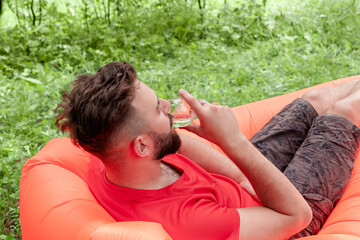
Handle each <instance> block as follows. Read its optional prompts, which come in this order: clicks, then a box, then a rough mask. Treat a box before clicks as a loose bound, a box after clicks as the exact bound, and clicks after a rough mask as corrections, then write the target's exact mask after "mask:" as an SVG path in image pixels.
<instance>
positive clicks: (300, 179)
mask: <svg viewBox="0 0 360 240" xmlns="http://www.w3.org/2000/svg"><path fill="white" fill-rule="evenodd" d="M359 136H360V130H359V128H358V127H357V126H355V125H354V124H353V123H352V122H350V121H349V120H347V119H346V118H344V117H341V116H338V115H334V114H324V115H321V116H318V114H317V112H316V111H315V109H314V108H313V107H312V105H311V104H310V103H309V102H308V101H306V100H305V99H302V98H298V99H296V100H295V101H293V102H292V103H291V104H289V105H287V106H286V107H285V108H284V109H283V110H282V111H280V113H278V114H277V115H276V116H274V117H273V118H272V119H271V120H270V121H269V123H267V124H266V125H265V126H264V127H263V128H262V129H261V130H260V131H259V132H258V133H257V134H255V135H254V136H253V137H252V138H251V140H250V141H251V142H252V143H253V144H254V145H255V146H256V147H257V148H258V149H259V150H260V152H261V153H262V154H263V155H264V156H265V157H267V158H268V159H269V160H270V161H271V162H272V163H273V164H274V165H275V166H276V167H277V168H278V169H280V170H281V171H282V172H283V173H284V174H285V175H286V177H287V178H288V179H289V180H290V181H291V182H292V183H293V184H294V186H295V187H296V188H297V189H298V191H299V192H300V193H301V194H302V195H303V197H304V198H305V199H306V201H307V202H308V204H309V205H310V207H311V208H312V210H313V219H312V222H311V223H310V225H309V226H308V227H307V228H306V229H304V230H303V231H301V232H300V233H298V234H296V235H295V236H293V237H292V238H291V239H294V238H298V237H304V236H310V235H314V234H316V233H317V232H318V231H319V230H320V229H321V227H322V226H323V224H324V222H325V221H326V219H327V218H328V216H329V214H330V213H331V211H332V210H333V208H334V206H335V205H336V203H337V202H338V201H339V199H340V198H341V196H342V194H343V192H344V189H345V187H346V185H347V183H348V181H349V179H350V176H351V171H352V168H353V165H354V159H355V156H356V151H357V148H358V140H359Z"/></svg>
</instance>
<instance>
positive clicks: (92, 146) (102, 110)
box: [55, 62, 137, 156]
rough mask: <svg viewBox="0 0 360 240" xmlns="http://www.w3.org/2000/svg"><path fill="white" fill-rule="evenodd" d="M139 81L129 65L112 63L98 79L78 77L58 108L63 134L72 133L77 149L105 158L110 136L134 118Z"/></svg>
mask: <svg viewBox="0 0 360 240" xmlns="http://www.w3.org/2000/svg"><path fill="white" fill-rule="evenodd" d="M136 81H137V76H136V71H135V69H134V68H133V67H132V66H131V65H130V64H129V63H127V62H111V63H109V64H107V65H105V66H104V67H102V68H100V69H99V70H98V71H97V73H96V74H95V75H91V74H84V75H81V76H79V77H78V78H77V79H76V80H75V81H74V82H73V89H72V91H71V92H70V93H69V94H68V93H64V94H63V96H62V99H63V101H62V103H60V104H59V105H58V106H57V108H56V110H57V109H59V108H62V109H63V111H62V112H60V113H59V114H58V115H57V116H56V126H57V127H58V128H59V129H60V130H61V131H62V132H63V133H64V132H70V137H71V139H72V140H73V142H74V143H75V144H76V145H77V146H81V147H82V148H83V149H85V150H86V151H88V152H90V153H92V154H94V155H96V156H102V155H103V154H104V152H106V151H107V148H108V146H109V144H110V143H109V141H110V139H111V136H110V135H112V133H114V132H116V129H119V128H122V127H124V124H125V123H126V122H127V121H130V122H131V118H132V117H133V116H134V115H135V112H136V110H135V109H134V107H132V104H131V103H132V101H133V99H134V97H135V90H136V86H135V85H136V84H135V83H136ZM56 110H55V111H56Z"/></svg>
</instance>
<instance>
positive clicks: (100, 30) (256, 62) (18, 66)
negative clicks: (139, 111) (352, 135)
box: [0, 0, 360, 239]
mask: <svg viewBox="0 0 360 240" xmlns="http://www.w3.org/2000/svg"><path fill="white" fill-rule="evenodd" d="M224 2H225V3H226V4H223V3H224ZM233 2H234V1H233ZM233 2H232V5H230V1H220V3H218V2H216V1H201V8H200V7H199V5H198V1H197V0H187V1H176V0H171V1H168V0H153V1H145V0H137V1H130V0H112V1H105V0H101V1H100V0H96V1H90V0H81V1H80V0H78V1H68V2H66V1H50V0H48V1H46V0H41V1H40V0H34V1H32V0H26V1H16V0H7V1H5V3H6V4H5V7H4V6H3V10H2V11H3V13H2V15H1V20H0V42H1V45H0V158H1V162H0V184H1V189H0V196H1V200H0V215H1V219H2V222H1V228H0V229H1V232H0V239H20V238H21V233H20V223H19V209H18V200H19V197H18V184H19V180H20V172H21V166H22V164H23V163H24V162H25V160H26V159H28V158H29V157H31V156H33V155H34V154H35V153H36V152H38V151H39V149H40V148H41V147H42V146H43V145H44V144H45V143H46V142H47V141H48V140H50V139H51V138H54V137H57V136H60V133H59V132H58V130H57V129H56V128H55V126H54V116H55V113H54V112H53V111H54V109H55V108H56V105H57V104H58V103H59V102H60V101H61V93H62V92H63V91H64V89H66V88H67V87H69V83H70V82H72V81H73V80H74V79H75V77H76V76H77V75H79V74H82V73H85V72H92V73H93V72H95V71H96V70H97V69H98V68H99V67H101V66H103V65H104V64H106V63H108V62H110V61H117V60H126V61H128V62H130V63H132V65H133V66H134V67H135V69H136V70H137V71H138V77H139V79H140V80H142V81H144V82H145V83H146V84H148V85H149V86H150V87H152V88H153V89H155V91H156V92H157V94H158V95H159V97H162V98H173V97H175V96H177V91H178V89H179V88H184V89H187V90H189V91H190V92H192V93H193V94H194V95H195V96H196V97H198V98H204V99H207V100H208V101H210V102H211V101H217V102H220V103H222V104H225V105H229V106H235V105H239V104H243V103H247V102H251V101H255V100H259V99H263V98H268V97H271V96H276V95H279V94H283V93H287V92H291V91H295V90H298V89H301V88H304V87H308V86H312V85H314V84H317V83H321V82H325V81H329V80H332V79H337V78H340V77H345V76H350V75H356V74H359V73H360V71H359V65H360V57H359V56H360V54H359V46H360V40H359V38H358V37H357V35H358V34H357V33H358V31H359V29H360V3H359V1H356V0H341V1H339V0H307V1H302V2H300V1H298V2H297V3H296V4H298V7H295V8H293V9H291V8H289V7H288V8H283V9H284V10H282V8H281V0H273V1H270V0H269V1H266V0H262V1H245V0H243V1H237V2H236V3H233ZM285 2H286V1H285ZM32 3H33V6H32V8H33V11H32V10H31V4H32ZM205 3H206V4H205ZM3 4H4V2H3ZM273 6H275V7H274V8H272V7H273ZM274 9H275V10H274ZM32 12H34V14H35V22H34V14H33V13H32ZM11 14H12V15H13V16H15V17H14V19H15V23H14V24H12V25H11V24H6V20H7V19H10V18H7V19H4V16H10V15H11ZM34 23H35V24H34ZM14 25H15V27H13V28H9V26H14Z"/></svg>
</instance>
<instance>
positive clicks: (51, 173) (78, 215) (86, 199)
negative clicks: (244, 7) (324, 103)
mask: <svg viewBox="0 0 360 240" xmlns="http://www.w3.org/2000/svg"><path fill="white" fill-rule="evenodd" d="M354 79H360V75H359V76H353V77H348V78H343V79H338V80H334V81H331V82H327V83H323V84H320V85H317V86H314V87H311V88H308V89H312V88H319V87H327V86H335V85H338V84H340V83H342V82H345V81H349V80H354ZM308 89H303V90H300V91H297V92H293V93H290V94H286V95H282V96H278V97H274V98H269V99H265V100H261V101H258V102H254V103H250V104H245V105H242V106H238V107H234V108H233V111H234V113H235V115H236V116H237V118H238V121H239V126H240V128H241V130H242V131H243V133H244V134H245V135H246V136H247V137H248V138H250V137H251V136H252V135H253V134H254V133H256V132H257V131H258V130H259V129H260V128H261V127H262V126H263V125H265V123H266V122H268V121H269V120H270V118H271V117H272V116H273V115H274V114H276V113H277V112H279V111H280V109H281V108H282V107H284V106H285V105H286V104H288V103H289V102H290V101H292V100H293V99H295V98H297V97H300V96H301V95H302V94H303V93H304V92H305V91H307V90H308ZM179 132H181V133H185V134H187V135H190V136H194V135H193V134H191V133H188V132H186V131H185V130H179ZM194 137H196V136H194ZM196 138H198V137H196ZM198 139H200V138H198ZM200 140H201V141H204V142H206V143H207V144H210V145H211V146H213V147H215V148H217V147H216V146H214V145H213V144H211V143H209V142H207V141H206V140H204V139H200ZM89 159H90V156H89V154H88V153H87V152H84V151H83V150H81V149H79V148H77V147H75V146H74V145H73V144H72V143H71V141H70V139H69V138H67V137H63V138H57V139H53V140H51V141H49V142H48V143H47V144H46V145H45V146H44V147H43V148H42V149H41V150H40V152H39V153H37V154H36V155H35V156H33V157H32V158H30V159H29V160H27V162H26V163H25V164H24V166H23V169H22V174H21V181H20V223H21V231H22V237H23V239H24V240H51V239H59V240H65V239H66V240H69V239H94V240H96V239H101V240H105V239H108V240H110V239H124V240H125V239H126V240H135V239H136V240H165V239H167V240H170V239H171V236H169V235H168V234H167V233H166V232H165V230H164V229H163V228H162V226H161V225H160V224H159V223H153V222H140V221H137V222H135V221H134V222H115V221H114V219H112V217H111V216H110V215H109V214H108V213H107V212H106V211H105V210H104V209H103V208H102V207H101V206H100V205H99V204H98V203H97V201H96V200H95V198H94V197H93V195H92V194H91V192H90V190H89V188H88V183H87V182H88V176H87V172H88V165H89ZM304 239H305V238H304ZM306 239H308V240H325V239H326V240H335V239H336V240H360V159H359V157H357V158H356V160H355V167H354V170H353V173H352V176H351V179H350V182H349V183H348V186H347V188H346V190H345V193H344V195H343V196H342V198H341V200H340V202H339V203H338V204H337V205H336V207H335V209H334V210H333V212H332V213H331V215H330V217H329V218H328V220H327V221H326V223H325V225H324V226H323V227H322V229H321V231H320V232H319V233H318V234H317V235H316V236H311V237H307V238H306Z"/></svg>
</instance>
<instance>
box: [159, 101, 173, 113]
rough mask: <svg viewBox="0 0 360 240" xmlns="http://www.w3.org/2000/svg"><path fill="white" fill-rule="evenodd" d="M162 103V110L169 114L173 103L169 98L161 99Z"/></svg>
mask: <svg viewBox="0 0 360 240" xmlns="http://www.w3.org/2000/svg"><path fill="white" fill-rule="evenodd" d="M160 100H161V104H162V110H163V112H164V114H168V113H169V111H170V108H171V103H170V102H169V101H168V100H165V99H160Z"/></svg>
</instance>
